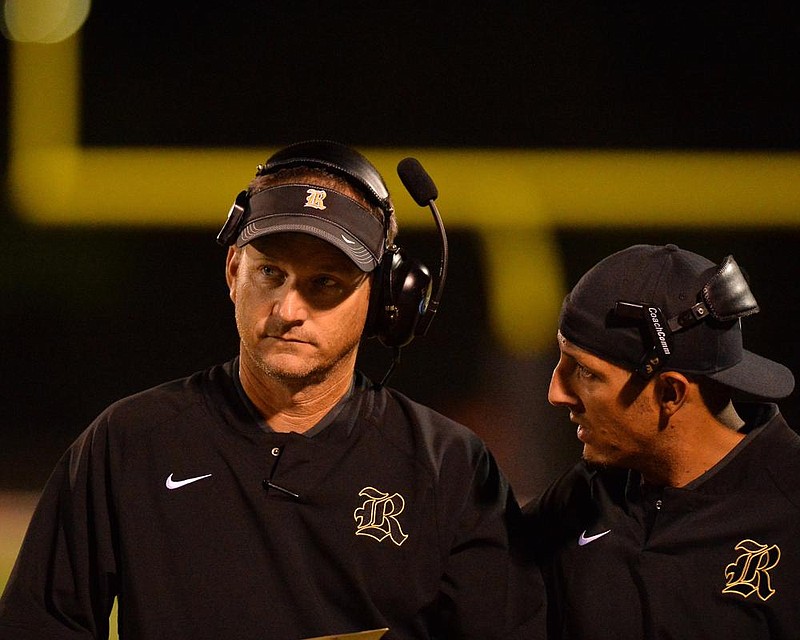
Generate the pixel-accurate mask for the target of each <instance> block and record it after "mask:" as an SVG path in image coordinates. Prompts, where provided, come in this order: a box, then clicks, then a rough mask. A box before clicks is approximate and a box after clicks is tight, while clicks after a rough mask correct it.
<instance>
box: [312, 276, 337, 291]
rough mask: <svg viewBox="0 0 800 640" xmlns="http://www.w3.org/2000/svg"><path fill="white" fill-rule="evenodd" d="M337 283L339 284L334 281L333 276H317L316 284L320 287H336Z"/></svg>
mask: <svg viewBox="0 0 800 640" xmlns="http://www.w3.org/2000/svg"><path fill="white" fill-rule="evenodd" d="M338 285H339V283H338V281H336V280H334V279H333V278H330V277H328V276H321V277H319V278H317V286H318V287H320V288H322V289H327V288H330V287H336V286H338Z"/></svg>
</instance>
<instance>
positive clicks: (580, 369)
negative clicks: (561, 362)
mask: <svg viewBox="0 0 800 640" xmlns="http://www.w3.org/2000/svg"><path fill="white" fill-rule="evenodd" d="M575 371H576V372H577V373H578V377H579V378H592V377H594V374H593V373H592V372H591V371H589V369H587V368H586V367H584V366H583V365H582V364H581V363H580V362H579V363H577V364H576V365H575Z"/></svg>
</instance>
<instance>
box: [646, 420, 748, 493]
mask: <svg viewBox="0 0 800 640" xmlns="http://www.w3.org/2000/svg"><path fill="white" fill-rule="evenodd" d="M743 438H744V435H743V434H741V433H739V432H738V431H737V430H735V429H733V428H731V427H730V426H728V425H726V424H723V423H721V422H719V421H718V420H716V419H712V420H708V421H705V423H704V424H703V425H702V426H700V425H692V427H691V428H690V429H683V433H682V434H681V435H679V436H678V437H677V438H676V439H674V440H673V441H672V443H671V444H670V445H669V446H667V447H665V449H664V450H663V451H662V452H661V455H659V456H657V457H658V460H656V461H655V464H654V465H653V468H652V469H649V470H645V469H642V476H643V477H644V479H645V481H646V482H648V483H649V484H654V485H660V486H670V487H683V486H686V485H687V484H689V483H690V482H693V481H694V480H696V479H697V478H699V477H700V476H702V475H703V474H704V473H706V472H707V471H708V470H709V469H711V468H712V467H714V466H715V465H717V464H719V462H720V461H721V460H722V459H723V458H724V457H725V456H727V455H728V454H729V453H730V452H731V451H732V450H733V449H734V448H735V447H736V445H738V444H739V443H740V442H741V441H742V439H743Z"/></svg>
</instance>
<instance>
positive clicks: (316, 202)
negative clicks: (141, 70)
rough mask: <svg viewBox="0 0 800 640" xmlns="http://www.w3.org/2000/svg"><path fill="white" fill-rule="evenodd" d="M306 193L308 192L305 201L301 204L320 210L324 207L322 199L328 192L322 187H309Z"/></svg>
mask: <svg viewBox="0 0 800 640" xmlns="http://www.w3.org/2000/svg"><path fill="white" fill-rule="evenodd" d="M306 193H308V197H307V198H306V203H305V204H304V205H303V206H304V207H311V208H312V209H320V210H322V209H324V208H325V205H324V203H323V202H322V201H323V200H325V196H327V195H328V194H327V193H325V192H324V191H323V190H322V189H309V190H308V191H307V192H306Z"/></svg>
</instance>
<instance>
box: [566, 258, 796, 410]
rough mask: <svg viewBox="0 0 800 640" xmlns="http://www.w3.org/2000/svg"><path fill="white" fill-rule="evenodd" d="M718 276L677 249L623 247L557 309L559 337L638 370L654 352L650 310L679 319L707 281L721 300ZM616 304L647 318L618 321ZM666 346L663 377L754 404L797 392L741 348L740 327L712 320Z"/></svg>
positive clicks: (780, 371)
mask: <svg viewBox="0 0 800 640" xmlns="http://www.w3.org/2000/svg"><path fill="white" fill-rule="evenodd" d="M737 270H738V268H737ZM718 271H719V269H718V268H717V266H716V265H715V264H714V263H713V262H711V261H710V260H708V259H706V258H704V257H702V256H699V255H697V254H695V253H692V252H690V251H686V250H683V249H680V248H678V247H676V246H675V245H665V246H663V247H662V246H653V245H635V246H632V247H628V248H627V249H624V250H622V251H619V252H617V253H615V254H613V255H611V256H609V257H607V258H605V259H604V260H601V261H600V262H599V263H597V264H596V265H595V266H594V267H592V269H590V270H589V271H588V272H586V274H585V275H584V276H583V277H582V278H581V279H580V280H579V281H578V283H577V284H576V285H575V287H574V288H573V289H572V291H571V292H570V293H569V294H568V295H567V296H566V298H565V300H564V303H563V305H562V309H561V316H560V319H559V330H560V331H561V333H562V335H563V336H564V337H565V338H567V340H569V341H570V342H573V343H574V344H576V345H577V346H579V347H581V348H582V349H585V350H586V351H589V352H590V353H592V354H594V355H596V356H599V357H600V358H603V359H604V360H608V361H609V362H613V363H615V364H618V365H620V366H622V367H625V368H628V369H631V370H635V369H637V368H639V367H640V366H641V365H642V362H643V360H644V359H645V357H646V355H647V354H648V352H649V349H650V348H651V347H652V346H653V345H652V339H651V337H650V335H649V333H648V331H647V329H648V325H647V324H646V323H647V322H648V321H649V320H650V317H649V315H648V314H647V312H648V309H651V308H653V309H655V308H657V309H658V310H660V312H661V313H662V314H663V317H664V319H666V320H669V319H671V318H675V317H678V316H680V315H681V314H683V313H685V312H686V311H687V310H688V309H690V308H691V307H692V306H693V305H695V304H696V303H698V302H700V301H701V300H702V294H703V290H704V288H705V287H706V286H707V285H708V284H709V278H711V279H712V284H714V285H715V286H714V291H715V292H716V294H717V296H719V295H720V289H721V286H720V284H719V282H718V279H717V278H715V277H714V275H715V274H716V273H717V272H718ZM735 283H736V284H737V285H738V287H739V288H738V289H735V290H734V291H733V293H735V292H738V294H739V295H740V296H741V297H742V298H743V299H744V300H743V304H742V305H741V306H740V307H739V308H743V309H746V310H747V311H746V313H745V315H748V314H750V313H753V312H755V311H756V310H757V306H755V307H753V305H755V299H754V298H752V294H750V291H749V289H748V288H747V287H746V284H745V283H744V280H743V279H741V280H739V279H737V280H735ZM729 293H731V292H729ZM618 302H627V303H636V304H638V305H641V306H642V307H643V313H644V314H645V316H647V317H644V316H643V317H642V318H641V319H640V320H636V319H633V318H631V317H620V316H619V315H617V314H616V313H615V308H616V306H617V303H618ZM653 313H654V314H655V311H653ZM659 330H666V327H663V326H661V327H659ZM665 339H666V340H667V342H668V344H669V349H668V350H669V352H670V353H669V356H668V360H666V364H665V365H663V366H664V367H665V368H666V369H669V370H673V371H680V372H683V373H689V374H697V375H704V376H707V377H709V378H712V379H715V380H718V381H719V382H722V383H723V384H726V385H728V386H730V387H732V388H734V389H737V390H740V391H743V392H745V393H747V394H749V395H751V396H755V397H758V398H765V399H776V398H783V397H786V396H787V395H789V394H790V393H791V392H792V390H793V389H794V376H793V375H792V373H791V371H789V369H787V368H786V367H784V366H783V365H781V364H779V363H777V362H773V361H771V360H768V359H766V358H763V357H760V356H757V355H755V354H753V353H751V352H749V351H747V350H746V349H744V348H743V343H742V330H741V324H740V321H739V320H727V321H721V320H716V319H714V318H713V317H710V318H709V319H706V320H703V321H702V322H698V323H696V324H694V325H693V326H690V327H688V328H685V329H682V330H679V331H676V332H674V333H672V332H668V333H667V335H666V336H665Z"/></svg>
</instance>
